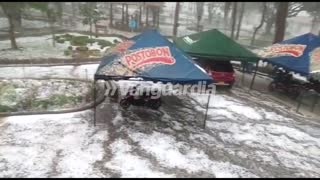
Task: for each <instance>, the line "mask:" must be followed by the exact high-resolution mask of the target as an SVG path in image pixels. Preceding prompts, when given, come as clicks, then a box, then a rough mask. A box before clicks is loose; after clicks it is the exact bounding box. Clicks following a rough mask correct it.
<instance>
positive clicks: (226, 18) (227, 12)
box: [223, 2, 232, 27]
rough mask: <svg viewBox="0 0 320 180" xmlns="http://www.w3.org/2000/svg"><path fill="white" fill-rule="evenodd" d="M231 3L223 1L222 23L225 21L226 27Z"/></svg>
mask: <svg viewBox="0 0 320 180" xmlns="http://www.w3.org/2000/svg"><path fill="white" fill-rule="evenodd" d="M231 4H232V3H231V2H225V3H224V15H223V20H224V23H225V26H226V27H227V26H228V25H229V21H228V18H229V12H230V9H231Z"/></svg>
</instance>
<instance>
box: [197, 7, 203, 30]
mask: <svg viewBox="0 0 320 180" xmlns="http://www.w3.org/2000/svg"><path fill="white" fill-rule="evenodd" d="M196 7H197V31H200V21H201V19H202V15H203V9H204V2H200V1H198V2H196Z"/></svg>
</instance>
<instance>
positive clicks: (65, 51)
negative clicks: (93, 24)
mask: <svg viewBox="0 0 320 180" xmlns="http://www.w3.org/2000/svg"><path fill="white" fill-rule="evenodd" d="M63 54H64V55H65V56H70V55H71V51H70V50H64V52H63Z"/></svg>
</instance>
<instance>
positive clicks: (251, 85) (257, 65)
mask: <svg viewBox="0 0 320 180" xmlns="http://www.w3.org/2000/svg"><path fill="white" fill-rule="evenodd" d="M258 67H259V61H257V64H256V69H255V71H254V75H253V78H252V81H251V84H250V90H251V89H252V87H253V83H254V80H255V78H256V75H257V71H258Z"/></svg>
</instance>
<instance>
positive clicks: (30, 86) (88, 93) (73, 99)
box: [0, 80, 92, 112]
mask: <svg viewBox="0 0 320 180" xmlns="http://www.w3.org/2000/svg"><path fill="white" fill-rule="evenodd" d="M51 82H52V83H51ZM91 100H92V87H91V85H90V84H86V83H84V82H78V81H76V82H73V81H62V80H51V81H50V80H49V81H44V80H42V81H36V80H27V81H21V80H13V81H11V80H9V81H0V112H18V111H46V110H59V109H65V108H74V107H77V106H79V105H81V104H83V103H87V102H90V101H91Z"/></svg>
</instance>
